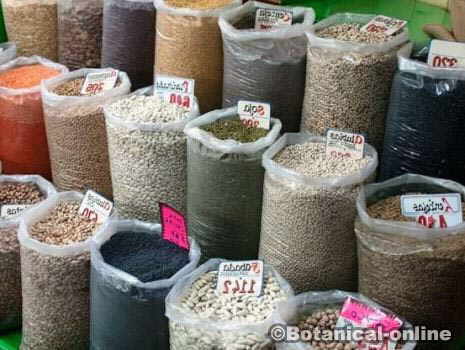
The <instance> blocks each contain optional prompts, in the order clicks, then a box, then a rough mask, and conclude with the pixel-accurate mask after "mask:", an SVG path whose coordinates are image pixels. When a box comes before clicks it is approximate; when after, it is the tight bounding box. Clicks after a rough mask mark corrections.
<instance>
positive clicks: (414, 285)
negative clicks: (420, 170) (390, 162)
mask: <svg viewBox="0 0 465 350" xmlns="http://www.w3.org/2000/svg"><path fill="white" fill-rule="evenodd" d="M448 193H455V194H460V196H461V200H462V209H463V208H465V203H464V202H463V201H464V198H465V187H464V186H462V185H460V184H459V183H456V182H452V181H449V180H442V179H435V178H431V177H426V176H421V175H412V174H406V175H402V176H399V177H396V178H394V179H391V180H388V181H385V182H382V183H378V184H372V185H367V186H364V187H363V189H362V191H361V193H360V196H359V198H358V200H357V211H358V219H357V221H356V223H355V233H356V235H357V240H358V259H359V290H360V293H362V294H364V295H366V296H368V297H370V298H372V299H374V300H376V301H377V302H379V303H381V304H383V305H385V306H386V307H389V308H390V309H392V310H395V311H396V312H399V313H400V314H401V315H403V316H405V317H407V318H408V319H409V320H410V321H411V322H412V323H413V325H414V326H426V327H427V328H428V329H438V330H442V329H447V330H450V331H451V332H452V336H453V337H455V336H456V337H459V336H461V335H462V334H463V333H464V332H465V322H464V319H463V315H464V313H465V303H464V302H463V300H465V288H463V286H464V285H465V223H460V224H457V225H453V226H450V227H447V228H428V227H425V226H423V225H420V224H419V223H417V222H416V217H413V218H412V217H406V216H403V215H402V206H401V199H400V197H401V196H403V195H407V194H442V195H444V194H448ZM442 201H444V199H443V200H442ZM458 204H460V203H458ZM460 216H461V215H460ZM435 227H436V226H435ZM445 310H447V312H446V314H444V312H445ZM425 349H428V350H429V349H433V347H432V346H431V345H428V346H425ZM439 349H443V348H441V347H439Z"/></svg>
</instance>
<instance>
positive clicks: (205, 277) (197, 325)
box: [166, 259, 294, 350]
mask: <svg viewBox="0 0 465 350" xmlns="http://www.w3.org/2000/svg"><path fill="white" fill-rule="evenodd" d="M222 262H228V261H227V260H222V259H211V260H209V261H208V262H206V263H205V264H203V265H201V266H200V267H199V268H197V269H196V270H195V271H193V272H192V273H190V274H189V275H187V276H185V277H183V278H182V279H181V280H179V281H178V282H177V283H176V284H175V285H174V287H173V288H172V289H171V291H170V293H169V294H168V296H167V298H166V316H167V317H168V319H169V325H170V344H171V350H185V349H196V350H211V349H219V350H229V349H254V350H272V349H274V345H273V344H272V342H271V339H270V338H269V337H268V335H267V334H268V330H269V328H270V326H271V325H272V324H273V319H272V314H273V310H274V309H275V308H276V306H277V304H278V303H279V302H281V301H284V300H286V299H288V298H289V297H292V296H293V295H294V292H293V290H292V288H291V287H290V286H289V284H288V283H287V282H286V281H285V280H284V279H283V278H282V277H281V276H280V275H279V274H278V273H277V272H276V271H275V270H274V268H273V267H271V266H270V265H267V264H265V265H264V271H263V287H262V291H261V293H260V295H259V296H255V295H250V294H245V295H244V294H240V293H237V292H236V293H234V294H233V295H226V294H220V293H218V292H217V291H216V282H217V278H218V268H219V266H220V264H221V263H222Z"/></svg>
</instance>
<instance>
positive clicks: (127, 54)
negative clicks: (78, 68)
mask: <svg viewBox="0 0 465 350" xmlns="http://www.w3.org/2000/svg"><path fill="white" fill-rule="evenodd" d="M78 1H82V0H78ZM154 55H155V10H154V7H153V0H105V2H104V8H103V40H102V68H104V67H111V68H115V69H119V70H122V71H123V72H126V73H127V74H128V75H129V79H130V80H131V84H132V88H133V90H136V89H140V88H143V87H146V86H149V85H152V84H153V62H154Z"/></svg>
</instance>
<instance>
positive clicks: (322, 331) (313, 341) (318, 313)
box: [270, 290, 416, 350]
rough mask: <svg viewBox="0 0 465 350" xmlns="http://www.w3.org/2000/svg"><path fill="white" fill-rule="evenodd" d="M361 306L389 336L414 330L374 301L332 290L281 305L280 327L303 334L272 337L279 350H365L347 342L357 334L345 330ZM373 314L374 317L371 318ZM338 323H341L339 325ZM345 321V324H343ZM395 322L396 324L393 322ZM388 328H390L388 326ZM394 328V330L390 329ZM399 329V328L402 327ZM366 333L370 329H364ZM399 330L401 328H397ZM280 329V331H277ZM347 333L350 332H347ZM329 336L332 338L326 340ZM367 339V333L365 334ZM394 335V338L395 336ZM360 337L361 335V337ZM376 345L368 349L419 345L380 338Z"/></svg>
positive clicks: (276, 318) (277, 320)
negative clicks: (379, 323)
mask: <svg viewBox="0 0 465 350" xmlns="http://www.w3.org/2000/svg"><path fill="white" fill-rule="evenodd" d="M359 306H361V307H362V310H364V313H362V314H361V315H363V316H361V317H360V318H361V319H362V317H367V316H368V317H371V315H373V316H375V317H377V318H373V320H383V319H382V318H381V317H383V316H384V317H385V318H384V323H382V324H383V325H384V326H385V328H384V329H383V331H384V332H385V333H386V335H389V333H388V332H390V331H394V330H398V331H399V332H404V331H405V332H408V331H412V330H413V329H412V325H411V324H410V323H409V322H408V321H407V320H405V319H403V318H402V315H400V317H399V315H397V313H396V312H393V311H391V310H388V309H386V308H385V307H383V306H381V305H379V304H378V303H376V302H374V301H373V300H371V299H369V298H367V297H365V296H364V295H362V294H357V293H350V292H345V291H341V290H330V291H324V292H307V293H303V294H299V295H296V296H294V297H291V298H289V299H288V300H286V301H284V302H282V303H280V304H279V305H278V307H277V309H276V311H275V312H274V315H273V316H274V323H275V324H277V325H278V326H277V327H279V326H281V327H282V326H283V325H286V326H290V327H298V329H299V331H300V339H296V340H294V341H290V342H287V343H286V342H285V341H282V340H283V339H280V338H279V333H275V334H276V335H275V336H273V332H271V334H270V335H271V337H272V338H276V339H275V340H277V350H327V349H334V350H356V349H361V348H364V347H363V346H362V345H361V344H360V345H359V344H358V343H357V342H356V339H353V341H350V340H348V339H347V338H349V337H350V336H353V337H356V336H357V335H356V333H355V332H351V331H350V328H345V329H344V328H343V327H344V326H345V325H346V322H347V320H348V319H349V320H352V319H351V316H352V315H350V314H348V313H349V312H350V311H357V314H356V315H357V316H359V315H360V314H359V313H358V310H359V309H358V307H359ZM370 313H371V315H370ZM338 321H339V322H338ZM341 321H343V322H344V323H342V322H341ZM394 322H395V323H394ZM386 326H387V327H386ZM389 326H391V327H389ZM399 326H400V327H399ZM362 327H363V326H359V328H356V329H359V330H363V329H365V330H366V331H367V332H368V330H370V328H368V327H367V328H362ZM396 327H398V328H397V329H396ZM276 329H279V328H276ZM344 330H347V333H346V332H344ZM371 330H372V331H374V332H377V331H378V329H377V327H373V328H371ZM341 331H342V332H344V334H346V335H347V336H346V337H345V338H344V336H340V335H339V334H340V333H338V332H341ZM326 334H328V335H329V336H328V337H327V338H326ZM365 335H366V336H367V334H365ZM392 335H394V336H395V334H394V333H393V334H392ZM359 336H360V335H359ZM378 341H379V342H380V343H377V342H376V340H375V339H374V338H372V340H371V341H370V342H367V343H365V346H366V345H367V344H371V345H372V346H373V348H370V347H367V349H368V348H369V349H396V350H413V349H415V346H416V341H415V339H403V340H399V341H396V340H393V339H392V338H391V339H389V338H385V339H378ZM386 341H388V342H389V343H388V344H389V345H388V347H382V346H381V344H382V343H384V342H386Z"/></svg>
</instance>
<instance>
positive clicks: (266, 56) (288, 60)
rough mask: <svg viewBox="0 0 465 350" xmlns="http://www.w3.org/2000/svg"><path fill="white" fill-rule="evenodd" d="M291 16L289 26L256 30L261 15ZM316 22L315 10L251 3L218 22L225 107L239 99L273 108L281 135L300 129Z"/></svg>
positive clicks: (232, 11) (223, 16)
mask: <svg viewBox="0 0 465 350" xmlns="http://www.w3.org/2000/svg"><path fill="white" fill-rule="evenodd" d="M258 11H270V13H271V14H274V13H275V12H274V11H276V13H278V14H281V13H284V14H285V15H287V16H289V18H291V17H290V16H292V19H291V20H290V21H291V22H292V23H290V25H281V26H279V27H275V28H271V29H254V25H255V21H256V17H257V12H258ZM314 20H315V12H314V11H313V9H311V8H302V7H290V8H288V7H280V6H274V5H268V4H263V3H259V2H256V1H249V2H247V3H246V4H244V5H243V6H241V7H239V8H237V9H234V10H231V11H229V12H227V13H225V14H223V15H222V16H221V17H220V20H219V26H220V29H221V33H222V35H223V48H224V80H223V107H230V106H234V105H236V104H237V102H238V101H239V100H249V101H263V102H268V103H270V104H271V111H272V117H274V118H278V119H280V120H281V122H282V123H283V132H297V131H299V128H300V118H301V115H302V101H303V96H304V89H305V56H306V54H307V38H306V37H305V35H304V31H305V30H308V29H309V28H310V27H311V25H312V24H313V21H314Z"/></svg>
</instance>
